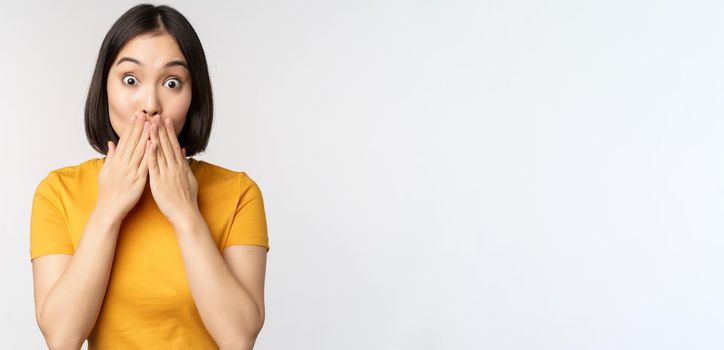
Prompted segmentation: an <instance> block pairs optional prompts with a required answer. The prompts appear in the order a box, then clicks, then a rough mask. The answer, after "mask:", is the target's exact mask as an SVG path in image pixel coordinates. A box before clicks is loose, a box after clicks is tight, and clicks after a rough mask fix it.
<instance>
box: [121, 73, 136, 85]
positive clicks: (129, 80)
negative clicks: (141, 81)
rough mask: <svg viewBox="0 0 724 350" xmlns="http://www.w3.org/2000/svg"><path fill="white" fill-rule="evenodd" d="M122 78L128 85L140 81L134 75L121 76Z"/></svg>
mask: <svg viewBox="0 0 724 350" xmlns="http://www.w3.org/2000/svg"><path fill="white" fill-rule="evenodd" d="M121 79H122V80H123V83H124V84H126V85H136V82H138V79H136V77H134V76H132V75H124V76H123V78H121Z"/></svg>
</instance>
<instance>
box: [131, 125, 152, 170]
mask: <svg viewBox="0 0 724 350" xmlns="http://www.w3.org/2000/svg"><path fill="white" fill-rule="evenodd" d="M146 140H148V122H147V121H144V122H143V132H142V133H141V138H140V139H139V140H138V144H137V145H136V149H134V150H133V156H132V157H131V162H130V163H129V164H130V165H131V166H132V167H133V168H134V169H135V168H138V166H139V163H140V162H141V158H143V153H144V151H145V150H146Z"/></svg>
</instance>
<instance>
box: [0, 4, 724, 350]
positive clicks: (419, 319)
mask: <svg viewBox="0 0 724 350" xmlns="http://www.w3.org/2000/svg"><path fill="white" fill-rule="evenodd" d="M135 4H136V2H124V1H117V2H113V3H103V4H101V3H100V2H98V3H96V2H90V1H89V2H75V3H71V2H67V3H60V2H51V1H45V2H38V1H29V2H24V3H23V4H20V2H15V3H14V4H11V3H5V4H3V5H0V6H1V7H0V48H1V51H0V68H1V69H2V75H1V76H2V78H3V79H2V84H0V109H1V110H2V117H1V118H0V120H1V121H2V128H0V130H1V131H0V132H1V133H2V137H0V142H1V144H0V148H2V149H4V150H5V155H4V161H3V165H2V167H3V169H2V176H3V178H2V180H3V181H2V183H3V190H2V196H3V201H2V208H1V209H2V211H1V213H2V214H1V215H0V220H1V221H0V225H1V226H2V234H3V239H5V243H4V244H2V247H1V248H0V249H2V251H1V252H0V259H1V260H0V266H1V267H0V269H1V270H2V280H3V282H2V286H1V287H0V293H2V294H1V295H0V296H1V298H0V308H1V310H2V315H0V316H1V317H0V324H1V325H0V348H3V349H41V348H44V346H45V343H44V341H43V338H42V335H41V333H40V331H39V329H38V327H37V325H36V323H35V318H34V312H33V293H32V270H31V263H30V257H29V221H30V210H31V203H32V195H33V191H34V189H35V186H36V185H37V183H38V182H39V181H40V180H41V179H42V178H43V177H44V176H45V175H46V174H47V173H48V172H49V171H50V170H52V169H56V168H59V167H62V166H67V165H75V164H78V163H80V162H82V161H84V160H87V159H89V158H92V157H99V156H101V155H100V154H98V153H95V152H94V151H93V150H92V149H91V147H90V146H89V145H88V143H87V141H86V138H85V132H84V126H83V105H84V101H85V95H86V92H87V90H88V84H89V82H90V78H91V74H92V70H93V67H94V64H95V60H96V57H97V55H98V49H99V47H100V44H101V41H102V40H103V37H104V35H105V33H106V31H107V30H108V29H109V28H110V26H111V24H112V23H113V22H114V21H115V20H116V19H117V18H118V17H119V16H120V15H121V14H122V13H123V12H125V11H126V10H127V9H128V8H130V7H131V6H133V5H135ZM156 4H162V3H156ZM166 4H169V5H171V6H173V7H175V8H176V9H178V10H179V11H180V12H181V13H183V14H184V15H185V16H186V17H187V18H188V19H189V21H190V22H191V23H192V25H193V26H194V27H195V29H196V31H197V33H198V34H199V36H200V38H201V41H202V43H203V45H204V48H205V51H206V55H207V59H208V63H209V69H210V73H211V78H212V84H213V91H214V97H215V107H216V109H215V124H214V127H213V131H212V136H211V141H210V144H209V147H208V149H207V151H206V152H205V153H202V154H199V155H197V156H196V158H197V159H202V160H206V161H209V162H213V163H215V164H218V165H221V166H224V167H227V168H230V169H234V170H240V171H246V172H247V173H248V174H249V175H250V176H251V177H252V178H253V179H254V180H255V181H256V182H257V183H258V184H259V186H260V188H261V190H262V193H263V195H264V198H265V204H266V210H267V220H268V227H269V237H270V246H271V250H270V252H269V256H268V267H267V284H266V307H267V318H266V323H265V325H264V328H263V330H262V333H261V334H260V337H259V339H258V341H257V347H256V349H262V350H264V349H330V350H332V349H531V350H540V349H571V350H573V349H617V350H620V349H721V348H724V333H722V329H724V277H722V266H724V255H723V254H722V252H723V251H724V235H723V234H722V233H723V232H724V222H723V220H722V218H724V215H723V214H724V186H722V180H723V179H724V159H723V157H722V152H721V150H722V149H724V139H723V138H722V136H723V135H724V119H723V118H722V116H723V113H722V112H724V108H723V106H722V101H723V99H722V96H723V94H724V68H723V67H724V39H723V38H724V21H723V20H722V18H724V3H722V2H721V1H676V2H675V1H653V0H649V1H629V0H614V1H574V0H569V1H564V0H555V1H532V0H511V1H465V2H464V1H442V0H441V1H431V0H428V1H422V0H420V1H394V0H392V1H389V0H387V1H331V0H330V1H318V0H311V1H241V2H231V1H224V2H218V1H170V2H167V3H166Z"/></svg>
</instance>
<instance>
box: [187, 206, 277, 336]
mask: <svg viewBox="0 0 724 350" xmlns="http://www.w3.org/2000/svg"><path fill="white" fill-rule="evenodd" d="M189 218H190V219H189V220H187V221H186V222H184V223H182V224H179V225H177V226H175V229H176V237H177V239H178V243H179V246H180V249H181V255H182V257H183V263H184V269H185V271H186V276H187V279H188V282H189V286H190V289H191V294H192V296H193V299H194V302H195V303H196V308H197V309H198V311H199V314H200V316H201V320H202V321H203V322H204V325H205V326H206V328H207V330H208V331H209V334H211V336H212V337H213V338H214V340H215V341H216V343H217V344H218V345H219V347H220V348H221V349H222V350H223V349H246V350H250V349H252V348H253V346H254V343H255V342H256V337H257V336H258V334H259V332H260V331H261V328H262V326H263V324H264V269H265V267H266V249H264V248H263V247H236V249H233V251H232V250H230V249H229V248H227V249H226V250H224V256H222V254H220V253H219V250H218V248H217V247H216V244H215V243H214V241H213V239H212V238H211V233H210V232H209V228H208V226H207V225H206V222H205V221H204V218H203V217H202V216H201V214H199V213H196V214H195V215H189ZM242 248H243V249H242ZM254 248H256V249H254ZM246 251H250V252H249V253H247V252H246ZM227 258H228V259H229V261H233V262H237V264H235V266H232V267H230V266H229V265H228V263H227V261H226V259H227ZM237 272H238V273H244V276H245V277H248V278H244V279H239V278H238V277H237V276H236V273H237Z"/></svg>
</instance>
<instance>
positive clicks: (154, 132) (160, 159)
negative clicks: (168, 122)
mask: <svg viewBox="0 0 724 350" xmlns="http://www.w3.org/2000/svg"><path fill="white" fill-rule="evenodd" d="M158 134H159V132H158V121H157V120H154V121H153V123H152V124H151V142H152V143H153V151H152V152H153V153H154V157H155V158H156V165H158V168H159V171H161V169H163V170H165V169H166V158H165V157H164V156H163V152H161V149H160V148H161V140H159V138H158Z"/></svg>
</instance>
